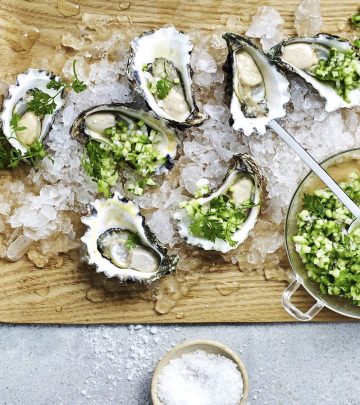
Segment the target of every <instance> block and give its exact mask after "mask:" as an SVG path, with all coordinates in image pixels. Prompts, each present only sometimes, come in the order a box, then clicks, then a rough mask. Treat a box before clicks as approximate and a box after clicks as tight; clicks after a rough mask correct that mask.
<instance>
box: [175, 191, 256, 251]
mask: <svg viewBox="0 0 360 405" xmlns="http://www.w3.org/2000/svg"><path fill="white" fill-rule="evenodd" d="M254 206H255V204H253V203H252V202H250V201H247V202H244V203H243V204H242V205H240V206H237V205H235V203H234V202H233V201H232V200H231V199H230V197H228V196H227V195H225V194H220V195H218V196H217V197H215V198H213V199H211V200H210V202H209V203H208V204H205V205H201V204H200V203H199V201H198V200H192V201H189V202H185V203H182V204H181V207H182V208H185V209H186V211H187V213H188V215H189V216H190V218H191V220H192V222H191V224H190V228H189V230H190V232H191V234H192V235H193V236H196V237H199V238H204V239H208V240H210V241H212V242H215V240H216V239H217V238H218V239H222V240H224V241H226V242H227V243H228V244H229V245H230V246H235V245H236V243H237V242H236V241H234V240H233V239H232V237H233V235H234V233H235V232H236V231H237V230H239V229H240V228H241V225H242V224H243V223H244V222H245V220H246V218H247V217H248V210H249V209H250V208H252V207H254Z"/></svg>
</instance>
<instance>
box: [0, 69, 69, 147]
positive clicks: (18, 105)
mask: <svg viewBox="0 0 360 405" xmlns="http://www.w3.org/2000/svg"><path fill="white" fill-rule="evenodd" d="M52 79H55V80H57V81H60V78H59V77H57V76H55V75H53V74H52V73H51V72H49V71H46V70H41V69H29V70H27V71H26V72H25V73H22V74H20V75H19V76H18V77H17V82H16V84H15V85H11V86H10V87H9V91H8V97H7V98H6V99H5V100H4V103H3V109H2V112H1V114H0V120H1V122H2V130H3V133H4V135H5V136H6V137H7V139H8V140H9V142H10V144H11V145H12V146H13V147H14V148H16V149H17V150H19V151H20V152H21V154H23V155H24V154H25V153H26V152H27V150H28V148H29V146H31V145H32V144H33V143H34V142H35V141H36V140H40V141H41V140H43V139H44V138H45V137H46V135H47V134H48V133H49V131H50V129H51V125H52V123H53V121H54V118H55V115H56V113H57V112H58V111H59V110H60V109H61V108H62V106H63V105H64V103H65V100H64V98H63V92H62V91H60V92H59V91H58V90H55V89H48V88H47V85H48V83H49V82H50V80H52ZM34 89H38V90H41V91H42V92H44V93H46V94H48V95H50V96H51V97H54V96H56V97H55V99H54V101H55V103H56V108H55V110H54V112H53V113H52V114H46V115H43V116H38V115H36V114H35V113H33V112H30V111H27V103H28V101H29V100H30V99H31V92H32V90H34ZM15 113H17V114H19V115H20V120H19V122H18V124H17V126H18V127H19V128H23V129H22V130H19V131H18V132H15V131H14V130H13V129H12V127H11V119H12V117H13V115H14V114H15Z"/></svg>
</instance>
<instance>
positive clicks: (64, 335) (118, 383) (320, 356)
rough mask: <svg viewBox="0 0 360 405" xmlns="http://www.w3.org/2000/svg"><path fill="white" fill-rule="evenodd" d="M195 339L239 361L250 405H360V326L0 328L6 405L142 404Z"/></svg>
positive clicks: (1, 396)
mask: <svg viewBox="0 0 360 405" xmlns="http://www.w3.org/2000/svg"><path fill="white" fill-rule="evenodd" d="M199 338H201V339H214V340H217V341H220V342H222V343H224V344H226V345H228V346H229V347H231V348H232V349H233V350H235V351H237V352H238V353H239V354H240V356H241V357H242V359H243V361H244V362H245V364H246V367H247V369H248V372H249V377H250V396H249V403H250V404H276V405H278V404H284V405H285V404H286V405H288V404H304V405H308V404H310V405H313V404H314V405H317V404H326V405H332V404H334V405H335V404H336V405H344V404H359V403H360V381H359V380H360V367H359V365H360V349H359V346H360V344H359V342H360V323H357V324H350V323H344V324H297V325H292V324H291V325H290V324H279V325H209V326H175V325H174V326H154V327H149V326H148V327H146V326H143V327H141V326H135V327H133V326H132V327H128V326H89V327H68V326H12V325H0V404H6V405H13V404H22V405H27V404H29V405H32V404H36V405H43V404H44V405H45V404H46V405H47V404H56V405H57V404H72V405H73V404H89V405H92V404H100V405H107V404H121V405H146V404H148V403H150V397H149V391H150V390H149V387H150V380H151V373H152V370H153V367H154V366H155V364H156V363H157V361H158V360H159V359H160V358H161V356H162V355H163V354H164V353H165V352H166V351H167V350H169V349H171V348H172V346H174V345H175V344H177V343H180V342H182V341H184V340H189V339H199ZM213 405H217V404H213Z"/></svg>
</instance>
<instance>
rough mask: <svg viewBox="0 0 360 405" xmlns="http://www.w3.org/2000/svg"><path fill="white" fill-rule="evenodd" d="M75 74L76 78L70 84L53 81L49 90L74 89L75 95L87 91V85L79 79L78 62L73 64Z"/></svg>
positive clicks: (49, 84)
mask: <svg viewBox="0 0 360 405" xmlns="http://www.w3.org/2000/svg"><path fill="white" fill-rule="evenodd" d="M73 73H74V76H73V78H72V79H71V81H70V82H69V83H63V82H62V81H61V80H56V79H51V80H50V82H49V83H48V85H47V88H48V89H54V90H60V89H62V90H63V89H73V90H74V91H75V93H81V92H82V91H84V90H85V89H86V84H85V83H84V82H83V81H81V80H79V78H78V75H77V72H76V60H74V62H73Z"/></svg>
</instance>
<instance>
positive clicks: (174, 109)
mask: <svg viewBox="0 0 360 405" xmlns="http://www.w3.org/2000/svg"><path fill="white" fill-rule="evenodd" d="M192 48H193V46H192V44H191V42H190V40H189V38H188V37H187V36H186V35H185V34H183V33H181V32H179V31H177V30H176V29H175V28H174V27H167V28H160V29H158V30H156V31H150V32H145V33H144V34H142V35H141V36H139V37H137V38H135V39H133V41H132V42H131V55H130V59H129V64H128V75H129V78H130V80H131V81H132V82H134V83H135V86H136V89H137V90H138V91H139V93H140V94H141V95H142V96H143V97H144V98H145V100H146V102H147V103H148V105H149V107H150V108H151V109H152V110H153V111H154V113H155V114H156V115H157V116H158V117H161V118H165V119H166V120H168V121H170V122H172V123H175V124H176V125H179V126H183V127H186V126H193V125H200V124H201V123H202V122H203V121H204V120H205V119H206V118H207V116H206V115H205V114H202V113H200V112H199V109H198V108H197V106H196V104H195V100H194V96H193V93H192V89H191V83H192V80H191V74H192V71H191V67H190V56H191V51H192Z"/></svg>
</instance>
